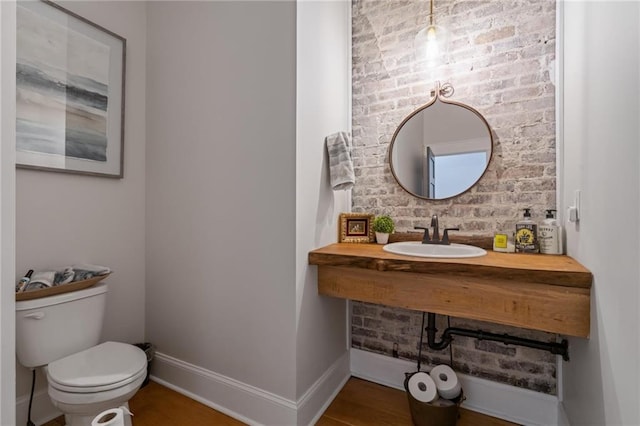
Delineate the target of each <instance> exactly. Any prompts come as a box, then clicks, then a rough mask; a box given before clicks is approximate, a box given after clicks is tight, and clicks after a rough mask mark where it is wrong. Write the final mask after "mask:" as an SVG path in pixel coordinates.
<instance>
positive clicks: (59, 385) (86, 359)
mask: <svg viewBox="0 0 640 426" xmlns="http://www.w3.org/2000/svg"><path fill="white" fill-rule="evenodd" d="M46 370H47V378H48V381H49V386H50V387H52V388H54V389H57V390H59V391H61V392H71V393H97V392H105V391H109V390H112V389H117V388H121V387H126V385H128V384H130V383H132V382H135V381H137V380H138V379H140V378H141V377H143V376H146V372H147V357H146V355H145V353H144V352H143V351H142V350H141V349H139V348H137V347H135V346H133V345H129V344H126V343H118V342H105V343H102V344H100V345H97V346H94V347H92V348H89V349H86V350H84V351H82V352H78V353H76V354H73V355H69V356H67V357H64V358H62V359H59V360H57V361H54V362H52V363H50V364H49V365H48V366H47V369H46Z"/></svg>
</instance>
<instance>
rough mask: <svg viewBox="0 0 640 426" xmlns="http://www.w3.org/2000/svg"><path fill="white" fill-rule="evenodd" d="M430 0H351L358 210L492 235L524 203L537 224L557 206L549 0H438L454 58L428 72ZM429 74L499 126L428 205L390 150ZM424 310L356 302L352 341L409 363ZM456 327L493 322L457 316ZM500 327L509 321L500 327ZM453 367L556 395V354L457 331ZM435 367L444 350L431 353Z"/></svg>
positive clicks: (409, 224)
mask: <svg viewBox="0 0 640 426" xmlns="http://www.w3.org/2000/svg"><path fill="white" fill-rule="evenodd" d="M428 9H429V2H428V1H415V0H414V1H386V0H385V1H380V0H354V1H353V3H352V11H353V17H352V19H353V21H352V23H353V39H352V43H353V129H352V132H353V145H354V148H353V159H354V164H355V168H356V185H355V187H354V189H353V211H354V212H370V213H375V214H389V215H390V216H392V217H393V218H394V219H395V220H396V228H397V230H398V231H401V232H402V231H409V230H412V228H413V227H414V226H416V225H422V226H425V225H428V218H429V217H430V216H431V215H432V214H434V213H435V214H438V215H439V217H440V225H441V227H445V226H447V227H454V226H459V227H460V229H461V233H469V234H476V235H487V236H492V235H493V234H494V232H496V231H512V230H513V229H514V227H515V222H516V221H517V220H518V219H519V218H521V217H522V209H523V208H525V207H530V208H532V213H533V217H534V219H535V220H538V221H541V220H542V219H543V218H544V210H545V209H549V208H555V199H556V179H555V174H556V166H555V155H556V154H555V93H554V92H555V87H554V86H553V84H552V82H551V74H552V73H553V68H552V67H553V61H554V59H555V1H553V0H512V1H507V0H489V1H480V0H435V3H434V10H435V20H436V23H437V24H439V25H442V26H444V27H446V28H447V29H448V30H449V32H450V34H451V43H450V62H449V63H448V64H445V65H442V66H439V67H436V68H434V69H428V68H427V67H426V64H424V63H422V62H420V61H417V60H416V58H415V55H414V47H413V41H414V38H415V35H416V34H417V33H418V31H419V30H420V28H421V27H422V26H424V24H425V22H427V14H428ZM435 81H441V82H442V83H444V82H449V83H451V84H452V85H453V86H454V88H455V93H454V95H453V97H452V98H451V99H452V100H455V101H457V102H462V103H465V104H468V105H470V106H472V107H473V108H475V109H476V110H478V111H479V112H480V113H481V114H482V115H483V116H484V117H485V119H486V120H487V121H488V123H489V125H490V126H491V129H492V130H493V132H494V148H493V158H492V160H491V163H490V164H489V167H488V170H487V172H486V173H485V175H484V176H483V178H482V179H481V180H480V182H479V183H478V184H477V185H476V186H475V187H474V188H472V189H471V190H470V191H468V192H466V193H465V194H463V195H460V196H457V197H454V198H451V199H448V200H442V201H427V200H422V199H419V198H416V197H413V196H411V195H410V194H408V193H406V192H405V191H404V190H403V189H402V188H401V187H400V186H399V185H398V184H397V183H396V182H395V180H394V178H393V175H392V174H391V171H390V168H389V164H388V148H389V144H390V142H391V138H392V136H393V133H394V132H395V130H396V127H397V126H398V125H399V124H400V123H401V122H402V120H403V119H404V118H405V117H406V116H407V115H409V114H410V113H411V112H412V111H413V110H415V109H416V108H418V107H420V106H421V105H423V104H425V103H427V102H428V101H429V99H430V95H429V93H430V91H431V89H432V88H433V86H434V82H435ZM420 320H421V314H420V313H417V312H410V311H404V310H399V309H390V308H388V307H382V306H373V305H368V304H362V303H354V304H353V315H352V334H353V346H354V347H357V348H361V349H365V350H370V351H374V352H378V353H383V354H389V355H390V354H391V353H392V350H393V343H397V344H398V345H399V348H400V357H402V358H406V359H415V357H416V355H417V345H418V338H419V335H420V325H419V321H420ZM453 322H454V323H455V324H456V325H461V323H464V324H468V325H469V327H471V328H478V327H482V328H486V329H488V330H494V329H496V326H495V325H490V324H478V323H476V322H467V321H465V320H461V319H453ZM440 328H441V329H444V328H445V327H440ZM497 329H498V330H499V331H500V332H506V331H502V330H506V329H508V328H506V327H498V328H497ZM508 332H509V333H510V334H513V335H518V336H525V337H530V338H536V339H540V340H550V339H553V336H549V335H547V334H546V333H536V332H530V331H527V330H522V329H509V330H508ZM453 348H454V353H453V355H454V365H455V367H456V368H457V369H458V371H462V372H465V373H468V374H472V375H477V376H480V377H486V378H490V379H492V380H496V381H500V382H505V383H509V384H513V385H516V386H520V387H524V388H528V389H533V390H536V391H541V392H545V393H551V394H555V392H556V378H555V373H556V368H555V357H554V356H552V355H550V354H546V353H544V352H541V351H534V350H529V349H524V348H515V347H506V346H504V345H502V344H497V345H495V344H491V343H487V342H477V341H475V340H473V339H465V338H462V337H459V338H457V339H456V342H455V344H454V346H453ZM425 356H426V357H427V359H428V360H429V361H430V362H441V361H442V360H443V359H448V350H447V351H446V353H431V352H426V353H425Z"/></svg>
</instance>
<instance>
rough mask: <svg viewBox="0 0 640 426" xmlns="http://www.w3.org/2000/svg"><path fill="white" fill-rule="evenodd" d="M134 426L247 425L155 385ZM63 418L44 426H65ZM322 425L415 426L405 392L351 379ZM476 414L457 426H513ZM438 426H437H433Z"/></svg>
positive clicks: (137, 404) (146, 392)
mask: <svg viewBox="0 0 640 426" xmlns="http://www.w3.org/2000/svg"><path fill="white" fill-rule="evenodd" d="M129 405H130V407H131V411H132V412H133V413H134V417H133V424H134V426H182V425H184V426H187V425H188V426H212V425H215V426H218V425H219V426H236V425H243V424H244V423H241V422H239V421H237V420H234V419H232V418H231V417H229V416H226V415H224V414H222V413H219V412H217V411H215V410H214V409H212V408H209V407H207V406H205V405H202V404H200V403H199V402H196V401H194V400H192V399H190V398H187V397H186V396H184V395H181V394H179V393H177V392H175V391H173V390H171V389H168V388H166V387H164V386H161V385H159V384H157V383H154V382H149V385H147V386H145V387H144V388H142V389H140V391H138V393H137V394H136V395H135V396H134V397H133V398H132V399H131V401H129ZM63 425H64V418H62V417H59V418H57V419H55V420H52V421H50V422H48V423H46V424H45V425H44V426H63ZM317 425H318V426H365V425H366V426H371V425H381V426H382V425H389V426H412V425H413V423H412V421H411V415H410V414H409V404H408V402H407V396H406V394H405V392H402V391H399V390H396V389H392V388H389V387H386V386H381V385H377V384H375V383H371V382H367V381H365V380H360V379H356V378H353V377H352V378H351V379H350V380H349V381H348V382H347V384H346V385H345V386H344V388H343V389H342V390H341V391H340V393H339V394H338V396H337V397H336V399H335V400H334V401H333V402H332V403H331V405H330V406H329V408H328V409H327V411H325V413H324V414H323V415H322V417H321V418H320V420H319V421H318V423H317ZM513 425H514V423H509V422H505V421H504V420H499V419H495V418H493V417H488V416H485V415H482V414H478V413H475V412H473V411H468V410H464V409H463V410H461V415H460V420H459V421H458V424H457V426H513ZM433 426H437V425H433Z"/></svg>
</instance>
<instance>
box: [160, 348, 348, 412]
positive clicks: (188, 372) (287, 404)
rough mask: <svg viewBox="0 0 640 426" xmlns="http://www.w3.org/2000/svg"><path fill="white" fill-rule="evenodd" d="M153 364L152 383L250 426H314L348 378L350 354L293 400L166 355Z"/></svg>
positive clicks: (161, 355) (346, 354)
mask: <svg viewBox="0 0 640 426" xmlns="http://www.w3.org/2000/svg"><path fill="white" fill-rule="evenodd" d="M153 362H154V364H153V374H152V376H151V378H152V379H153V380H155V381H157V382H158V383H160V384H162V385H164V386H167V387H168V388H171V389H173V390H175V391H177V392H179V393H182V394H183V395H186V396H188V397H190V398H192V399H194V400H196V401H198V402H200V403H202V404H204V405H207V406H209V407H211V408H214V409H216V410H218V411H220V412H222V413H224V414H227V415H229V416H231V417H233V418H235V419H238V420H240V421H242V422H244V423H247V424H250V425H297V424H312V423H314V421H315V420H316V419H317V418H319V416H320V415H322V413H323V411H324V409H325V408H326V407H327V406H328V405H329V404H330V403H331V401H332V400H333V398H334V397H335V395H336V394H337V393H338V392H339V391H340V389H341V388H342V385H343V384H344V383H345V382H346V380H348V378H349V353H348V352H347V353H345V355H344V356H343V357H341V358H340V359H339V360H337V361H336V362H335V363H334V364H333V365H332V367H331V368H329V370H327V372H326V373H325V374H323V375H322V377H320V378H319V379H318V380H317V381H316V382H315V383H314V384H313V385H312V386H311V387H310V388H309V390H307V392H305V393H304V394H303V395H302V397H301V398H300V399H299V400H298V401H292V400H289V399H286V398H283V397H281V396H278V395H275V394H273V393H271V392H268V391H265V390H263V389H259V388H257V387H254V386H251V385H248V384H246V383H242V382H240V381H238V380H235V379H232V378H230V377H226V376H223V375H221V374H218V373H215V372H213V371H210V370H206V369H204V368H201V367H198V366H197V365H193V364H190V363H187V362H184V361H182V360H179V359H177V358H174V357H171V356H168V355H166V354H163V353H156V356H155V358H154V361H153Z"/></svg>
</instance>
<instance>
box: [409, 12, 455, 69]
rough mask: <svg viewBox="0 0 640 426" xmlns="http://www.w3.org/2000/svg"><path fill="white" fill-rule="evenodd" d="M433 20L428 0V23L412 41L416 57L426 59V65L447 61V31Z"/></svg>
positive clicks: (420, 59)
mask: <svg viewBox="0 0 640 426" xmlns="http://www.w3.org/2000/svg"><path fill="white" fill-rule="evenodd" d="M434 22H435V20H434V13H433V0H430V7H429V25H427V26H426V27H425V28H423V29H421V30H420V32H418V35H417V36H416V38H415V41H414V48H415V50H416V58H417V59H418V60H419V61H426V63H427V66H428V67H435V66H438V65H444V64H446V63H448V49H449V32H448V31H447V30H446V29H445V28H444V27H441V26H439V25H436V24H435V23H434Z"/></svg>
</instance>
